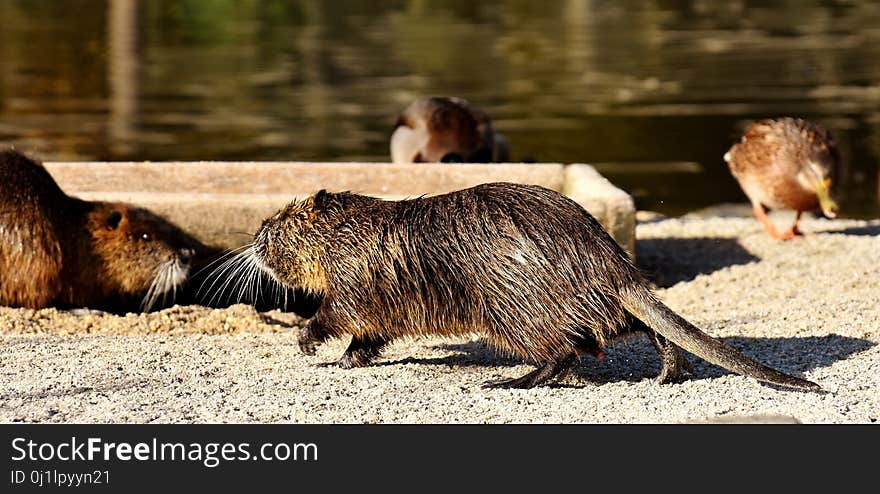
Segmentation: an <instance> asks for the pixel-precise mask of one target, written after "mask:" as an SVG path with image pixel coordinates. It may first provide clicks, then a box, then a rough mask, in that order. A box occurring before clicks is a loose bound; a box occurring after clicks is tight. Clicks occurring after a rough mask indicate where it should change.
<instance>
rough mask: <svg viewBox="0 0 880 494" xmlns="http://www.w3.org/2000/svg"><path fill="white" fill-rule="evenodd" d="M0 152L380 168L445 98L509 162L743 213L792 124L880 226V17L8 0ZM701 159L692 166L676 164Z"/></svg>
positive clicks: (422, 1) (674, 202)
mask: <svg viewBox="0 0 880 494" xmlns="http://www.w3.org/2000/svg"><path fill="white" fill-rule="evenodd" d="M0 18H2V20H3V26H4V29H3V30H0V142H2V143H4V144H15V145H17V146H18V147H20V148H22V149H26V150H29V151H32V152H34V153H35V154H37V155H39V156H42V157H43V158H45V159H104V160H124V159H135V160H142V159H150V160H203V159H248V160H263V159H268V160H278V159H284V160H287V159H289V160H332V161H335V160H370V161H385V160H387V159H388V149H387V140H388V137H389V135H390V131H391V126H392V124H393V122H394V120H395V118H396V113H397V112H398V111H399V110H400V109H401V108H403V107H404V106H405V105H406V104H407V103H409V102H410V101H411V100H412V99H414V98H417V97H420V96H423V95H432V94H454V95H459V96H463V97H465V98H468V99H470V100H472V101H473V102H474V103H476V104H478V105H480V106H482V107H484V108H485V109H486V110H487V111H488V112H489V114H490V115H491V116H492V117H493V118H494V120H495V121H496V127H497V128H499V129H500V130H501V131H502V132H504V133H505V134H506V135H507V136H508V137H509V138H510V141H511V153H512V157H513V158H514V159H517V160H526V159H533V160H538V161H557V162H589V163H599V164H600V167H601V169H602V171H603V173H605V174H606V175H607V176H609V178H611V179H612V180H613V181H614V182H616V183H618V184H619V185H621V186H622V187H624V188H626V189H627V190H628V191H630V192H632V193H633V194H634V195H635V196H636V198H637V201H638V206H639V207H641V208H646V209H656V210H660V211H663V212H666V213H670V214H678V213H682V212H684V211H687V210H690V209H694V208H699V207H704V206H707V205H710V204H714V203H717V202H726V201H736V202H742V201H744V200H745V199H744V196H743V195H742V193H741V192H740V191H739V188H738V187H737V185H736V183H735V182H734V181H733V179H732V178H731V177H730V176H729V173H728V172H727V170H726V168H725V166H724V163H723V161H722V160H721V156H722V155H723V154H724V152H725V151H726V149H727V147H728V146H729V145H730V144H731V143H732V142H733V140H734V139H735V138H736V136H737V134H738V132H739V130H740V129H741V128H742V127H743V125H745V123H746V122H747V121H749V120H751V119H755V118H762V117H767V116H776V115H783V114H786V115H800V116H805V117H807V118H812V119H815V120H818V121H820V122H822V123H824V124H825V125H827V126H828V127H830V128H831V129H832V131H833V132H834V133H835V135H836V137H837V139H838V141H839V142H840V145H841V147H842V150H843V154H844V157H845V162H846V173H845V174H844V179H843V183H842V184H841V186H842V187H843V189H844V200H843V207H844V209H845V211H846V212H847V213H848V215H849V216H873V217H876V216H880V204H878V197H877V195H878V190H877V188H878V183H877V182H878V162H880V137H878V136H880V131H878V127H880V64H878V63H877V61H878V60H880V29H878V28H877V26H880V5H877V4H876V3H874V2H846V3H839V2H828V1H817V0H808V1H798V2H773V3H772V4H771V3H770V2H744V1H739V2H702V1H660V0H656V1H646V2H635V1H632V2H626V1H624V2H621V1H611V0H605V1H602V0H560V1H555V2H553V1H551V2H532V1H525V0H490V1H484V2H474V1H472V0H471V1H459V0H447V1H440V0H435V1H430V0H411V1H404V0H398V1H392V0H387V1H382V0H372V1H354V0H344V1H332V2H330V1H318V0H300V1H288V2H279V1H275V2H272V1H256V0H250V1H232V0H210V1H208V0H205V1H202V0H185V1H170V0H159V1H155V0H152V1H149V2H147V1H136V0H115V1H113V2H96V1H86V0H63V1H23V0H21V1H6V2H0ZM681 163H691V164H694V165H693V166H681Z"/></svg>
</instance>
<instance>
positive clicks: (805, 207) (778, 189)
mask: <svg viewBox="0 0 880 494" xmlns="http://www.w3.org/2000/svg"><path fill="white" fill-rule="evenodd" d="M724 161H726V162H727V164H728V166H729V167H730V171H731V173H733V176H734V177H736V179H737V181H739V185H740V187H742V189H743V192H745V193H746V196H748V198H749V200H750V201H751V203H752V211H753V212H754V214H755V217H756V218H758V221H760V222H761V223H762V224H763V225H764V229H765V230H766V231H767V233H768V234H769V235H770V236H771V237H773V238H777V239H780V240H788V239H791V238H794V237H795V236H798V235H802V234H801V232H800V230H798V223H799V222H800V219H801V213H802V212H804V211H813V210H816V209H821V210H822V213H824V215H825V216H826V217H828V218H834V217H835V216H837V211H838V207H837V203H836V202H835V201H834V199H833V198H832V195H831V186H832V184H833V182H834V180H835V179H836V177H837V176H838V174H839V168H840V154H839V153H838V151H837V145H835V143H834V140H833V139H832V138H831V133H830V132H828V130H826V129H825V128H823V127H822V126H821V125H818V124H816V123H813V122H809V121H807V120H803V119H799V118H790V117H785V118H779V119H775V120H761V121H759V122H756V123H754V124H752V125H751V126H749V127H748V128H747V129H746V130H745V132H744V133H743V136H742V138H741V139H740V141H739V142H738V143H736V144H734V145H733V146H731V148H730V150H729V151H728V152H727V153H726V154H725V155H724ZM766 208H770V209H793V210H795V211H797V217H796V218H795V222H794V225H792V227H791V228H790V229H788V230H787V231H785V232H781V233H780V232H779V231H777V230H776V227H775V226H774V225H773V223H772V222H771V221H770V219H769V218H767V209H766Z"/></svg>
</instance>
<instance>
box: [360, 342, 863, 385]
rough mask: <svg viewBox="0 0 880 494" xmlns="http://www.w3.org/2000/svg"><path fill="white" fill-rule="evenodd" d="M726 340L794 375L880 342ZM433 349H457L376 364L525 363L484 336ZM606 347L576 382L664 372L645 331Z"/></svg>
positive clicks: (704, 369) (696, 364)
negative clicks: (502, 352) (498, 350)
mask: <svg viewBox="0 0 880 494" xmlns="http://www.w3.org/2000/svg"><path fill="white" fill-rule="evenodd" d="M721 341H723V342H724V343H725V344H726V345H729V346H731V347H733V348H735V349H737V350H738V351H740V352H741V353H743V354H744V355H747V356H749V357H751V358H753V359H755V360H757V361H759V362H761V363H764V364H766V365H769V366H770V367H773V368H775V369H777V370H780V371H782V372H785V373H790V374H794V375H798V374H801V373H803V372H808V371H810V370H813V369H818V368H821V367H827V366H830V365H832V364H834V363H835V362H838V361H841V360H845V359H846V358H848V357H850V356H851V355H854V354H857V353H860V352H863V351H865V350H868V349H870V348H871V347H873V346H875V345H876V344H875V343H873V342H871V341H868V340H864V339H860V338H851V337H848V336H841V335H837V334H831V335H827V336H807V337H793V338H750V337H740V336H734V337H728V338H721ZM434 348H438V349H442V350H447V351H450V352H455V353H453V354H451V355H447V356H444V357H430V358H417V357H408V358H404V359H399V360H394V361H386V362H382V363H378V364H376V365H401V364H426V365H445V366H481V367H514V366H517V365H523V364H526V362H524V361H523V360H521V359H518V358H511V357H507V356H503V355H500V354H498V353H496V352H495V351H494V350H493V349H492V348H491V347H490V346H489V345H487V344H486V342H485V341H483V340H479V341H472V342H467V343H457V344H441V345H436V346H435V347H434ZM604 352H605V355H606V357H605V358H604V359H603V360H597V359H595V358H593V357H590V356H582V357H581V359H580V362H579V363H578V364H577V366H576V367H575V369H573V371H572V373H571V375H572V376H573V377H574V378H575V383H576V385H575V386H573V387H581V386H582V385H583V384H584V383H586V384H605V383H611V382H618V381H629V382H638V381H641V380H643V379H652V378H654V377H656V376H657V374H658V373H659V371H660V361H659V359H658V357H657V352H656V351H655V350H654V347H653V346H652V345H651V344H650V343H649V341H648V339H647V338H645V337H643V335H637V336H633V337H631V338H627V339H625V340H621V341H619V342H616V343H614V344H612V345H609V346H608V347H606V348H605V349H604ZM688 360H689V361H690V362H691V364H693V368H694V371H693V376H692V377H691V379H696V380H700V379H712V378H717V377H720V376H723V375H727V374H730V373H731V372H729V371H727V370H725V369H723V368H721V367H719V366H717V365H714V364H711V363H709V362H706V361H705V360H703V359H701V358H699V357H695V356H693V355H689V356H688ZM565 381H566V379H564V378H563V383H559V382H557V381H553V384H552V386H557V387H559V386H564V387H572V381H571V380H568V382H565Z"/></svg>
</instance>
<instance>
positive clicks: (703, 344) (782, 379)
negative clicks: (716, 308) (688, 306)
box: [622, 287, 822, 391]
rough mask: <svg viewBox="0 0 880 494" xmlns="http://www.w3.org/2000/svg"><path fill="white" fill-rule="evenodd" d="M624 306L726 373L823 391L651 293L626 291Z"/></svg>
mask: <svg viewBox="0 0 880 494" xmlns="http://www.w3.org/2000/svg"><path fill="white" fill-rule="evenodd" d="M622 295H623V297H622V298H623V304H624V307H626V310H628V311H629V312H630V313H631V314H632V315H634V316H635V317H636V318H638V319H639V320H641V321H642V322H643V323H645V324H646V325H648V326H649V327H650V328H651V329H653V330H654V331H656V332H658V333H660V334H661V335H663V336H664V337H666V338H667V339H669V340H670V341H672V342H673V343H675V344H676V345H678V346H680V347H681V348H684V349H685V350H687V351H689V352H691V353H693V354H694V355H696V356H698V357H700V358H702V359H704V360H707V361H709V362H711V363H713V364H715V365H720V366H721V367H724V368H725V369H727V370H729V371H731V372H736V373H737V374H742V375H744V376H749V377H753V378H755V379H757V380H759V381H763V382H766V383H770V384H776V385H779V386H785V387H788V388H794V389H800V390H804V391H822V387H821V386H819V385H818V384H816V383H813V382H810V381H807V380H805V379H800V378H797V377H794V376H790V375H788V374H785V373H782V372H779V371H778V370H776V369H771V368H770V367H767V366H766V365H764V364H761V363H758V362H756V361H754V360H752V359H750V358H749V357H746V356H745V355H743V354H741V353H739V352H738V351H736V350H734V349H733V348H731V347H729V346H727V345H725V344H724V343H722V342H720V341H718V340H716V339H715V338H712V337H711V336H709V335H708V334H706V333H704V332H702V331H700V330H699V329H697V327H695V326H694V325H693V324H691V323H689V322H687V321H686V320H685V319H684V318H683V317H681V316H679V315H678V314H676V313H675V312H673V311H672V309H670V308H669V307H667V306H666V305H664V304H663V302H660V300H658V299H657V297H655V296H654V295H653V294H652V293H651V292H650V291H648V289H646V288H644V287H633V288H630V289H628V290H624V291H623V294H622Z"/></svg>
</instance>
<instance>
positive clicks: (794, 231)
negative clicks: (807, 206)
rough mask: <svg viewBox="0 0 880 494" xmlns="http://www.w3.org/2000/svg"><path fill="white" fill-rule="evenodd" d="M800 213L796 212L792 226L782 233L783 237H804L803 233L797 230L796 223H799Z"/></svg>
mask: <svg viewBox="0 0 880 494" xmlns="http://www.w3.org/2000/svg"><path fill="white" fill-rule="evenodd" d="M802 213H803V211H798V212H797V216H796V217H795V219H794V225H791V228H789V229H788V231H787V232H785V233H783V235H787V236H788V238H794V237H802V236H804V234H803V232H801V231H800V229H798V223H800V222H801V214H802Z"/></svg>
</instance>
